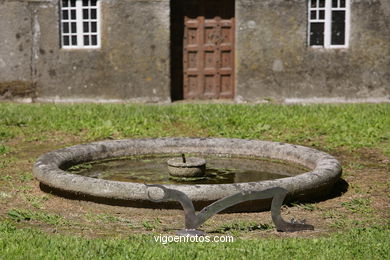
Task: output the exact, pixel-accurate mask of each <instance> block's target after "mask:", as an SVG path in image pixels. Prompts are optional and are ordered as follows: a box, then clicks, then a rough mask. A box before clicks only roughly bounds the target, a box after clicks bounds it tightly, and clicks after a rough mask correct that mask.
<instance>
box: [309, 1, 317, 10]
mask: <svg viewBox="0 0 390 260" xmlns="http://www.w3.org/2000/svg"><path fill="white" fill-rule="evenodd" d="M310 1H311V3H310V7H312V8H314V7H316V6H317V0H310Z"/></svg>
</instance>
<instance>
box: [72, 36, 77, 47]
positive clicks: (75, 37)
mask: <svg viewBox="0 0 390 260" xmlns="http://www.w3.org/2000/svg"><path fill="white" fill-rule="evenodd" d="M72 45H77V36H76V35H73V36H72Z"/></svg>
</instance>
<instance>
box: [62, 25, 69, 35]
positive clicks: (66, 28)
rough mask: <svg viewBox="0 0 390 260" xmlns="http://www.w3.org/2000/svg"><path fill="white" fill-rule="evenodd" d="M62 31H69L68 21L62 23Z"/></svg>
mask: <svg viewBox="0 0 390 260" xmlns="http://www.w3.org/2000/svg"><path fill="white" fill-rule="evenodd" d="M62 32H63V33H69V23H63V24H62Z"/></svg>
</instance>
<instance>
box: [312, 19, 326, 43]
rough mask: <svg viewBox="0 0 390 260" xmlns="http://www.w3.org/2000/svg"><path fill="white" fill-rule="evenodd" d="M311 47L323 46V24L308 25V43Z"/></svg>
mask: <svg viewBox="0 0 390 260" xmlns="http://www.w3.org/2000/svg"><path fill="white" fill-rule="evenodd" d="M309 44H310V45H311V46H313V45H321V46H323V45H324V23H311V24H310V43H309Z"/></svg>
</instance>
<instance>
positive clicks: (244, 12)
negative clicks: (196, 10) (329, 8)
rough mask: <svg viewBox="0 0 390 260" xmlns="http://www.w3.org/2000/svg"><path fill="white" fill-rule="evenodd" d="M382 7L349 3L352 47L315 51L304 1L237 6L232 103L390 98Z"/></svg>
mask: <svg viewBox="0 0 390 260" xmlns="http://www.w3.org/2000/svg"><path fill="white" fill-rule="evenodd" d="M386 6H388V1H387V0H359V1H357V0H351V37H350V47H349V48H348V49H322V48H320V49H316V48H314V49H313V48H311V47H309V46H307V1H302V0H292V1H283V0H276V1H275V0H272V1H271V0H267V1H254V0H237V2H236V15H237V18H238V19H237V20H238V24H237V61H236V65H237V72H236V73H237V95H236V99H237V100H238V101H259V100H261V99H264V98H270V99H276V100H278V99H279V100H283V99H305V98H307V99H310V98H311V99H313V98H315V97H319V98H340V99H344V100H345V99H349V98H351V99H353V98H361V99H364V98H371V97H387V98H389V97H390V70H389V68H390V29H389V28H390V15H389V13H388V11H386V10H388V8H385V7H386ZM333 100H334V101H337V99H333Z"/></svg>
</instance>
